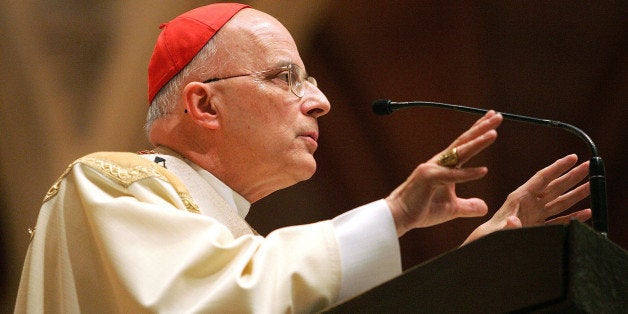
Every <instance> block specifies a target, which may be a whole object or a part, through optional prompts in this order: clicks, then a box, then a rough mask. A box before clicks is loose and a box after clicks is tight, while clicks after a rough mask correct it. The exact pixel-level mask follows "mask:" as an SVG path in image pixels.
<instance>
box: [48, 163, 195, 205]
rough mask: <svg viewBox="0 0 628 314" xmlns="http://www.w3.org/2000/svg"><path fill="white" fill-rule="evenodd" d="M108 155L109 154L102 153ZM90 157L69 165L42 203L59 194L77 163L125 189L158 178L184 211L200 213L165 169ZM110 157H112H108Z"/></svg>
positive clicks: (175, 179) (184, 190) (189, 196)
mask: <svg viewBox="0 0 628 314" xmlns="http://www.w3.org/2000/svg"><path fill="white" fill-rule="evenodd" d="M104 154H109V153H104ZM91 156H92V155H89V156H85V157H83V158H80V159H78V160H76V161H74V162H73V163H71V164H70V165H69V166H68V167H67V168H66V170H65V171H64V172H63V174H62V175H61V176H60V177H59V179H57V181H56V182H55V183H54V184H53V185H52V187H51V188H50V189H49V190H48V193H46V196H45V197H44V200H43V202H44V203H45V202H47V201H48V200H50V199H51V198H53V197H54V196H55V195H57V193H58V192H59V186H60V185H61V181H62V180H63V179H64V178H65V177H66V176H67V175H68V174H69V173H70V171H71V170H72V167H74V165H76V164H77V163H82V164H85V165H87V166H89V167H91V168H94V169H95V170H96V171H98V172H99V173H101V174H103V175H105V176H107V178H109V179H111V180H113V181H115V182H117V183H118V184H120V185H122V186H124V187H125V188H126V187H129V185H131V184H132V183H134V182H137V181H140V180H143V179H147V178H158V179H161V180H163V181H164V182H167V183H169V184H171V185H172V186H173V187H174V188H175V189H176V190H177V194H178V195H179V198H180V199H181V201H182V203H183V205H184V206H185V209H186V210H187V211H189V212H192V213H196V214H198V213H200V210H199V208H198V205H197V204H196V203H195V202H194V199H192V196H191V195H190V194H189V193H188V192H187V190H186V189H185V187H184V186H183V185H182V184H180V182H179V180H178V178H176V177H174V176H173V175H172V174H171V173H169V172H167V170H166V169H163V168H161V167H159V166H156V165H154V164H152V163H150V162H149V161H147V160H146V163H147V165H149V166H145V165H128V166H127V167H125V166H124V165H121V164H124V162H120V163H116V162H114V161H110V160H106V159H104V157H103V154H98V153H97V154H96V156H99V157H98V158H96V157H91ZM108 156H112V155H110V154H109V155H108ZM140 158H141V157H140ZM139 161H141V163H144V161H145V160H144V159H140V160H139Z"/></svg>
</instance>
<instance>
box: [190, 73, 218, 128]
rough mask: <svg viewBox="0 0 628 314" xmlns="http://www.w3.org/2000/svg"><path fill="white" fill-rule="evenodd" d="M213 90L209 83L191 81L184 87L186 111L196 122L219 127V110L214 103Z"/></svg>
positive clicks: (208, 126) (207, 126) (210, 126)
mask: <svg viewBox="0 0 628 314" xmlns="http://www.w3.org/2000/svg"><path fill="white" fill-rule="evenodd" d="M212 96H213V90H212V88H211V87H210V86H208V85H207V84H203V83H201V82H190V83H188V84H187V85H186V86H185V87H184V88H183V105H184V111H185V113H186V114H187V115H189V116H190V118H191V119H192V120H194V122H195V123H197V124H199V125H201V126H203V127H206V128H210V129H215V128H217V127H218V111H217V110H216V107H215V106H214V105H213V104H212V99H213V97H212Z"/></svg>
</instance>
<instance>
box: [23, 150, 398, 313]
mask: <svg viewBox="0 0 628 314" xmlns="http://www.w3.org/2000/svg"><path fill="white" fill-rule="evenodd" d="M172 161H173V159H172V160H169V161H167V162H166V163H167V166H168V167H169V168H175V167H174V164H175V162H172ZM171 165H173V166H171ZM169 170H170V169H169ZM188 175H190V174H189V173H188ZM190 177H192V175H190ZM199 177H202V176H199ZM180 178H181V179H182V180H183V181H184V183H185V184H186V186H187V185H188V181H189V180H190V178H186V177H180ZM205 182H206V183H207V181H205ZM214 183H215V182H214ZM207 186H209V187H212V186H215V184H210V183H208V184H207ZM225 191H228V190H222V191H221V192H216V191H214V192H215V193H214V194H215V195H222V196H223V197H224V196H225V195H228V194H229V193H227V194H225V193H224V192H225ZM190 194H192V195H193V196H194V194H197V192H194V188H191V189H190ZM207 195H213V194H211V193H210V194H206V195H205V196H207ZM232 195H233V194H232ZM228 198H229V197H227V200H226V199H222V202H225V203H227V204H230V206H231V205H235V207H236V209H235V210H237V208H239V207H238V206H241V205H242V203H241V202H240V201H241V200H240V201H236V200H235V199H231V200H228ZM236 198H237V197H236ZM195 201H197V202H198V204H199V207H200V210H201V213H205V212H206V210H205V209H204V208H203V207H204V206H207V205H206V204H207V203H208V202H206V200H202V199H201V200H196V199H195ZM238 203H240V205H237V204H238ZM244 205H246V204H244ZM383 206H384V207H385V202H384V205H383ZM245 207H246V206H245ZM384 207H382V204H381V201H380V202H375V203H373V204H370V205H368V206H365V207H362V208H359V209H357V210H354V211H351V212H349V213H347V214H344V215H342V216H339V217H337V218H336V219H334V220H333V221H323V222H319V223H315V224H310V225H303V226H294V227H288V228H282V229H278V230H276V231H274V232H272V233H271V234H269V235H268V236H267V237H266V238H263V237H261V236H254V235H242V236H239V237H237V238H236V237H234V236H233V233H232V232H231V231H230V229H229V227H227V226H226V225H223V224H222V223H220V222H219V221H218V220H216V219H214V218H212V217H207V216H205V215H199V214H194V213H190V212H187V211H185V206H184V204H183V202H182V201H181V199H180V195H179V194H177V190H176V189H175V188H174V187H173V186H172V185H171V184H169V183H168V182H165V181H164V180H163V179H162V178H158V177H148V178H144V179H141V180H139V181H136V182H133V183H131V184H129V185H128V186H126V185H124V184H120V182H116V181H115V180H112V179H111V178H110V177H107V176H106V175H104V174H103V173H102V172H100V171H98V170H97V169H94V168H93V167H91V166H88V165H86V164H84V163H76V164H75V165H74V166H73V167H72V169H71V171H70V172H69V173H68V174H67V176H65V179H64V180H62V181H61V182H60V184H59V190H58V193H57V194H56V196H54V197H53V198H51V199H50V200H48V201H47V202H45V203H44V205H43V206H42V209H41V211H40V215H39V217H38V222H37V226H36V231H35V236H34V238H33V241H32V243H31V246H30V247H29V250H28V254H27V257H26V261H25V265H24V270H23V273H22V280H21V283H20V288H19V292H18V299H17V303H16V309H15V311H16V312H17V313H22V312H28V313H41V312H44V311H46V312H59V313H78V312H84V313H94V312H108V313H109V312H133V313H142V312H160V313H182V312H186V313H189V312H225V311H228V312H258V313H280V312H281V313H285V312H309V311H312V310H317V309H322V308H324V307H326V306H329V305H330V304H331V303H333V302H336V301H338V296H339V295H340V296H350V295H352V294H355V293H358V292H360V291H364V290H366V289H369V288H370V287H372V286H373V285H376V284H378V283H380V282H381V281H379V282H373V281H372V280H366V281H365V280H362V279H360V278H359V277H361V276H363V274H371V275H372V274H373V273H382V275H381V276H379V279H377V280H385V279H386V278H391V277H392V276H394V275H396V274H399V273H400V271H401V266H400V265H401V264H400V262H399V261H400V258H399V252H398V242H397V240H396V236H394V240H393V241H389V240H390V239H388V241H387V240H385V239H386V238H387V237H388V238H390V233H391V232H390V230H391V228H392V230H394V225H392V227H391V220H392V218H391V217H390V214H389V213H388V214H387V215H388V216H386V211H387V210H385V208H384ZM232 209H233V207H232ZM356 223H363V224H365V225H364V227H365V228H352V227H350V226H352V225H354V224H356ZM244 224H245V223H244ZM373 230H381V232H373ZM365 231H366V232H365ZM352 234H353V236H352ZM371 235H374V237H371ZM387 242H388V243H387ZM386 243H387V245H386ZM371 250H372V251H371ZM369 251H370V253H371V254H370V255H369V254H366V253H368V252H369ZM391 252H392V253H391ZM391 254H392V255H391ZM365 256H367V257H366V258H365ZM341 257H342V259H343V260H342V262H341ZM345 259H346V260H345ZM361 259H366V260H368V261H362V262H361V261H360V260H361ZM388 268H390V269H388ZM352 277H353V278H352Z"/></svg>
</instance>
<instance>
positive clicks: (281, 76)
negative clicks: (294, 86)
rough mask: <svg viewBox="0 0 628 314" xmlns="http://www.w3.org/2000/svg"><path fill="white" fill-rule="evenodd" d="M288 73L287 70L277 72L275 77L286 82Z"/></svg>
mask: <svg viewBox="0 0 628 314" xmlns="http://www.w3.org/2000/svg"><path fill="white" fill-rule="evenodd" d="M288 75H289V74H288V71H282V72H279V74H277V75H276V76H275V77H276V78H278V79H280V80H282V81H284V82H285V83H288V77H289V76H288Z"/></svg>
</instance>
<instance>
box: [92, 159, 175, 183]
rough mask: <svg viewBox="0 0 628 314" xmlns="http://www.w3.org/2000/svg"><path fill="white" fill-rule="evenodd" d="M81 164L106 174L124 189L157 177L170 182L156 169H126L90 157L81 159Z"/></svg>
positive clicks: (134, 167)
mask: <svg viewBox="0 0 628 314" xmlns="http://www.w3.org/2000/svg"><path fill="white" fill-rule="evenodd" d="M80 162H82V163H84V164H86V165H88V166H91V167H92V168H95V169H97V170H99V171H100V172H101V173H103V174H105V175H106V176H107V177H109V178H110V179H112V180H114V181H116V182H118V183H119V184H121V185H122V186H124V187H128V186H129V185H131V184H132V183H133V182H137V181H140V180H143V179H146V178H151V177H157V178H159V179H162V180H164V181H166V182H168V180H166V178H165V177H164V176H162V175H161V173H159V171H157V170H156V169H154V168H146V167H144V166H133V167H130V168H124V167H121V166H120V165H118V164H116V163H113V162H110V161H108V160H102V159H96V158H90V157H86V158H81V159H80Z"/></svg>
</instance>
